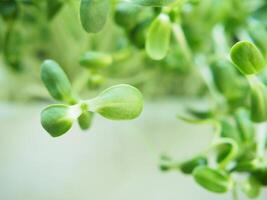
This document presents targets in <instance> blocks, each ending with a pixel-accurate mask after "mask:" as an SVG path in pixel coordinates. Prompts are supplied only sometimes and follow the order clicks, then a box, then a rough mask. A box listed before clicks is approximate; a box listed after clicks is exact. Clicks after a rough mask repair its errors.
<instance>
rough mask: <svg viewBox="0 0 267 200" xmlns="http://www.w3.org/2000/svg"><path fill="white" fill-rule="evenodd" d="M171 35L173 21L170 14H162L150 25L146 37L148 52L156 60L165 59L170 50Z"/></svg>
mask: <svg viewBox="0 0 267 200" xmlns="http://www.w3.org/2000/svg"><path fill="white" fill-rule="evenodd" d="M170 37H171V21H170V18H169V16H168V15H166V14H160V15H159V16H158V17H157V18H156V19H155V20H154V21H153V22H152V24H151V25H150V27H149V30H148V33H147V37H146V52H147V54H148V55H149V56H150V57H151V58H152V59H155V60H161V59H163V58H164V57H165V56H166V55H167V52H168V49H169V45H170Z"/></svg>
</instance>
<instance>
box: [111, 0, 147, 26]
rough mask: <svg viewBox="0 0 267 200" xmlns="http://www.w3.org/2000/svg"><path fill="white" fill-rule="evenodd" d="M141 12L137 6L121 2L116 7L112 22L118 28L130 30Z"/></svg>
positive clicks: (140, 8)
mask: <svg viewBox="0 0 267 200" xmlns="http://www.w3.org/2000/svg"><path fill="white" fill-rule="evenodd" d="M141 11H142V7H141V6H139V5H134V4H131V3H127V2H122V3H120V4H119V5H118V6H117V7H116V10H115V15H114V20H115V22H116V23H117V24H118V25H119V26H121V27H123V28H125V29H126V30H130V29H132V28H133V27H134V26H135V25H136V24H137V20H138V16H139V14H140V12H141Z"/></svg>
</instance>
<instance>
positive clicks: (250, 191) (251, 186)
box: [241, 176, 261, 199]
mask: <svg viewBox="0 0 267 200" xmlns="http://www.w3.org/2000/svg"><path fill="white" fill-rule="evenodd" d="M241 188H242V191H243V192H244V193H245V194H246V195H247V196H248V197H249V198H251V199H254V198H257V197H258V196H259V194H260V191H261V185H260V182H259V181H258V180H257V179H256V178H254V177H253V176H251V177H249V178H248V179H247V180H245V181H244V182H243V183H242V185H241Z"/></svg>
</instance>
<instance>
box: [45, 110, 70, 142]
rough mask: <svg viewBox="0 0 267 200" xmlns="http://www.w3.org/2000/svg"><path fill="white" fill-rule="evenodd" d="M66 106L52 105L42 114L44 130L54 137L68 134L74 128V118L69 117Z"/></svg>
mask: <svg viewBox="0 0 267 200" xmlns="http://www.w3.org/2000/svg"><path fill="white" fill-rule="evenodd" d="M69 111H70V109H69V107H68V106H66V105H50V106H48V107H47V108H45V109H44V110H43V111H42V113H41V124H42V126H43V128H44V129H45V130H46V131H47V132H48V133H49V134H50V135H51V136H53V137H58V136H61V135H63V134H64V133H66V132H67V131H68V130H69V129H70V128H71V126H72V123H73V118H72V117H71V116H70V115H69Z"/></svg>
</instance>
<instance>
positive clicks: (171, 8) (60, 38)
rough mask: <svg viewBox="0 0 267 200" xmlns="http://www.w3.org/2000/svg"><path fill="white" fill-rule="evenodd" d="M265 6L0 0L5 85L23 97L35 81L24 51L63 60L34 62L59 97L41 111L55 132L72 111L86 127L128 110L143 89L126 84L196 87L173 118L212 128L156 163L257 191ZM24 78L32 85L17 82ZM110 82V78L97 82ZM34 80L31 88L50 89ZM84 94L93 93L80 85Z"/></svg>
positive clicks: (165, 91)
mask: <svg viewBox="0 0 267 200" xmlns="http://www.w3.org/2000/svg"><path fill="white" fill-rule="evenodd" d="M77 5H78V6H79V8H80V9H77V7H76V6H77ZM266 8H267V1H263V0H254V1H253V3H252V1H249V0H235V1H230V0H229V1H218V0H201V1H200V0H127V1H123V0H81V1H74V0H69V1H64V0H43V1H38V0H25V1H18V0H6V1H4V2H3V1H2V2H0V16H1V19H0V27H1V29H0V51H1V52H3V55H2V56H1V58H3V61H4V62H1V64H2V63H5V65H6V66H9V67H10V68H9V69H12V70H10V73H9V70H7V71H8V73H7V74H10V77H12V79H11V81H10V83H12V84H7V85H8V87H10V90H8V91H5V93H4V94H8V95H6V96H8V98H7V99H8V100H9V98H14V99H16V98H17V99H19V97H20V96H19V95H21V93H22V94H24V92H25V94H28V93H27V92H28V91H31V88H30V86H32V82H35V81H36V79H35V77H37V75H36V74H35V71H38V70H36V66H38V64H32V66H31V63H39V62H43V60H45V59H46V58H47V57H53V58H55V59H56V60H57V61H58V62H59V63H61V64H62V67H63V68H61V66H60V65H59V64H58V63H57V62H55V61H54V60H45V61H44V62H43V64H42V65H41V79H42V81H43V83H44V85H45V87H46V88H47V90H48V93H49V94H50V96H51V97H53V99H54V100H56V101H57V102H56V103H55V104H52V105H49V106H48V107H47V108H45V109H44V110H43V111H42V112H41V124H42V126H43V127H44V129H45V130H46V131H47V132H48V133H50V135H51V136H53V137H58V136H61V135H63V134H65V133H66V132H68V131H69V130H70V129H71V127H72V126H73V124H74V123H76V122H78V124H79V126H80V128H81V129H82V130H88V129H89V128H90V127H91V126H92V119H93V116H94V115H96V114H99V115H101V116H102V117H104V118H107V119H110V120H131V119H135V118H136V117H138V116H139V115H140V113H141V112H142V108H143V98H142V95H141V93H140V91H139V90H138V89H136V88H135V87H133V86H131V85H135V86H137V87H138V88H140V89H142V91H143V92H144V93H145V94H146V95H147V96H149V97H150V99H154V97H155V96H157V97H158V96H161V97H162V96H171V97H176V96H179V97H181V96H182V97H184V98H183V99H186V100H187V99H189V100H195V99H197V103H193V105H191V103H189V102H191V101H186V103H185V104H184V106H181V107H184V108H185V113H184V114H182V113H179V114H178V115H179V117H178V118H179V120H183V121H185V122H187V123H192V124H194V123H198V124H209V125H211V126H212V127H213V130H214V138H213V139H212V141H211V142H210V144H209V145H208V146H207V147H206V148H205V149H203V150H202V151H200V152H199V153H198V154H197V155H192V157H190V158H187V159H185V160H184V161H183V160H182V161H180V160H178V161H177V160H176V159H174V158H172V156H164V157H163V158H162V163H161V165H160V169H161V170H162V171H165V172H167V171H181V172H182V173H184V174H186V175H189V176H193V178H194V180H195V182H196V183H197V184H198V185H199V186H200V187H202V188H203V189H205V190H207V191H209V192H214V193H217V195H219V194H220V193H227V192H232V193H233V199H235V200H237V199H238V194H239V192H243V193H244V194H245V195H246V196H247V197H248V198H257V197H258V196H259V195H260V193H261V189H262V188H263V187H265V186H267V159H266V147H267V137H266V130H267V126H266V121H267V89H266V85H267V69H266V68H265V66H266V55H267V42H266V38H267V30H266V26H267V24H266V21H267V16H266ZM75 16H79V19H80V23H79V19H78V21H77V19H76V18H75ZM47 23H49V24H50V25H49V26H47V25H46V24H47ZM82 28H83V29H84V31H81V30H82ZM32 29H34V31H31V30H32ZM24 30H26V31H24ZM95 33H97V34H95ZM29 41H30V42H29ZM55 41H56V42H55ZM231 46H232V48H231ZM69 49H70V51H69ZM85 49H87V50H86V52H84V50H85ZM81 52H84V53H81ZM79 58H80V60H79V62H76V60H78V59H79ZM63 63H64V66H63ZM66 63H67V64H66ZM65 65H66V66H65ZM67 65H68V66H71V67H72V68H71V69H70V68H68V67H67ZM33 66H34V67H33ZM65 71H66V72H68V76H67V75H66V74H65ZM14 72H15V73H14ZM13 73H14V74H16V75H17V76H21V75H22V76H21V81H19V80H18V83H17V82H16V81H14V79H13V76H14V74H13ZM24 77H28V78H29V80H30V81H28V82H27V81H26V82H27V84H26V83H24V81H25V79H24ZM0 78H1V77H0ZM117 78H118V79H117ZM69 79H70V80H72V81H70V80H69ZM0 81H1V80H0ZM117 83H129V84H131V85H128V84H119V85H116V84H117ZM13 84H14V85H17V88H16V87H15V86H13ZM24 84H25V85H30V86H29V88H30V89H29V88H28V89H27V88H26V87H25V89H23V90H21V91H20V92H19V93H18V92H17V91H19V90H18V88H19V89H20V88H22V85H23V86H24ZM88 85H90V87H85V86H88ZM107 85H108V86H109V85H114V86H112V87H109V88H107V89H105V90H103V91H102V92H101V91H100V92H99V90H102V89H103V88H105V87H106V86H107ZM23 88H24V87H23ZM88 88H89V89H90V90H86V89H88ZM37 90H38V89H37ZM1 91H2V90H1ZM1 91H0V92H1ZM12 91H14V92H12ZM38 92H39V93H41V94H35V95H32V96H31V95H29V98H30V99H44V98H46V97H47V94H43V93H42V91H40V90H38ZM88 93H89V94H88ZM1 94H2V93H1ZM39 95H40V96H39ZM86 95H90V96H93V98H90V99H82V98H81V97H80V96H83V97H84V96H86ZM25 96H26V95H25ZM25 96H23V97H24V98H23V99H27V98H25ZM1 97H2V96H1ZM36 97H41V98H36Z"/></svg>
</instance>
